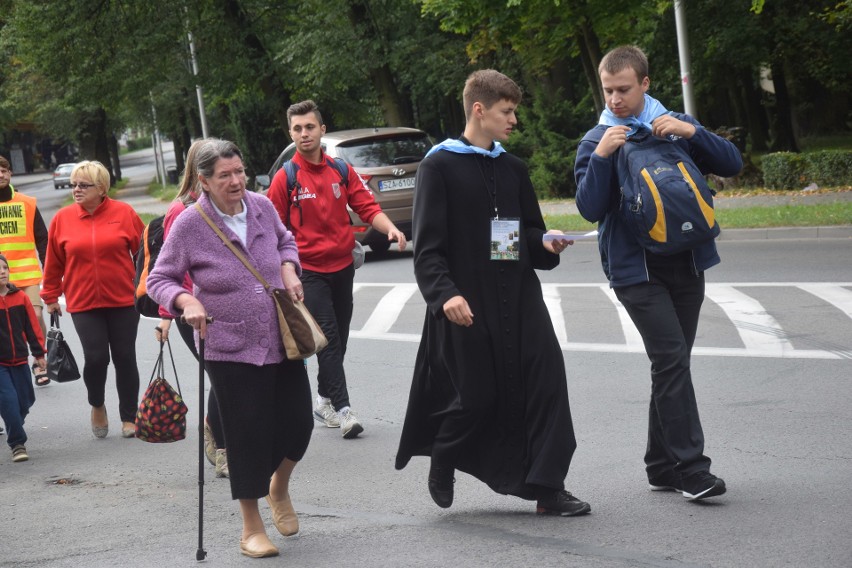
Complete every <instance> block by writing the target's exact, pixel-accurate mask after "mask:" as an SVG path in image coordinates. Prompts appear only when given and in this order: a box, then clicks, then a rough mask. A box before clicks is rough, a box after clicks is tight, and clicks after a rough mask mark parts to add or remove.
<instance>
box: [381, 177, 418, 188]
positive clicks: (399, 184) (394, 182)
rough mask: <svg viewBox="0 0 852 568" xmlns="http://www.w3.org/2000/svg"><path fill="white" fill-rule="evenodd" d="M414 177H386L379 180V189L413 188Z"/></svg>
mask: <svg viewBox="0 0 852 568" xmlns="http://www.w3.org/2000/svg"><path fill="white" fill-rule="evenodd" d="M413 187H414V178H413V177H410V178H398V179H386V180H382V181H380V182H379V191H396V190H398V189H412V188H413Z"/></svg>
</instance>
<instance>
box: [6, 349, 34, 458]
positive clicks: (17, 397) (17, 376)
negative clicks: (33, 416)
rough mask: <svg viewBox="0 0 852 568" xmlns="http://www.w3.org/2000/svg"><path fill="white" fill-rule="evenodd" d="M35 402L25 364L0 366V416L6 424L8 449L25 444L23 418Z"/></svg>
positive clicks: (25, 434)
mask: <svg viewBox="0 0 852 568" xmlns="http://www.w3.org/2000/svg"><path fill="white" fill-rule="evenodd" d="M34 402H35V390H34V389H33V383H32V381H30V369H29V367H27V365H26V363H24V364H23V365H16V366H14V367H5V366H3V365H0V416H2V417H3V421H4V422H5V423H6V436H7V439H6V442H7V443H8V444H9V447H10V448H14V447H15V446H17V445H19V444H26V443H27V433H26V432H24V418H26V417H27V414H29V412H30V407H31V406H32V405H33V403H34Z"/></svg>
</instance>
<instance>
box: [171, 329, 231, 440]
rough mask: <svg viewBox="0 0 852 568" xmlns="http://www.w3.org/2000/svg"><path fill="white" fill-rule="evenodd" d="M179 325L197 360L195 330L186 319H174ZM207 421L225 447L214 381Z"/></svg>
mask: <svg viewBox="0 0 852 568" xmlns="http://www.w3.org/2000/svg"><path fill="white" fill-rule="evenodd" d="M174 322H175V325H177V328H178V333H180V337H181V339H183V342H184V343H186V346H187V347H189V350H190V351H191V352H192V355H193V356H194V357H195V360H196V361H197V360H198V349H196V348H195V330H194V329H193V328H192V326H191V325H189V324H188V323H186V322H185V321H183V320H181V319H180V318H177V319H175V320H174ZM207 423H208V424H210V430H211V431H212V432H213V441H214V442H215V443H216V448H217V449H220V450H224V449H225V434H224V433H223V432H222V421H221V419H220V418H219V402H218V401H217V400H216V389H214V388H213V383H212V382H211V383H210V394H209V395H207Z"/></svg>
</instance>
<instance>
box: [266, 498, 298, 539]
mask: <svg viewBox="0 0 852 568" xmlns="http://www.w3.org/2000/svg"><path fill="white" fill-rule="evenodd" d="M266 502H267V503H269V507H270V508H271V509H272V522H273V523H274V524H275V528H276V529H278V532H280V533H281V534H283V535H284V536H293V535H294V534H296V533H298V532H299V517H297V516H296V510H295V509H293V502H292V501H291V500H290V494H289V493H288V494H287V497H286V498H285V499H282V500H281V501H273V500H272V497H271V496H269V495H267V496H266Z"/></svg>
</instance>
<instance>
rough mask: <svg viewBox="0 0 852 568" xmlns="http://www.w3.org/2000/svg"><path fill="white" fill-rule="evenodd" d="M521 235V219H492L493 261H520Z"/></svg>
mask: <svg viewBox="0 0 852 568" xmlns="http://www.w3.org/2000/svg"><path fill="white" fill-rule="evenodd" d="M520 235H521V220H520V219H518V218H511V217H507V218H503V219H491V260H515V261H517V260H520V258H521V240H520V239H521V237H520Z"/></svg>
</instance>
